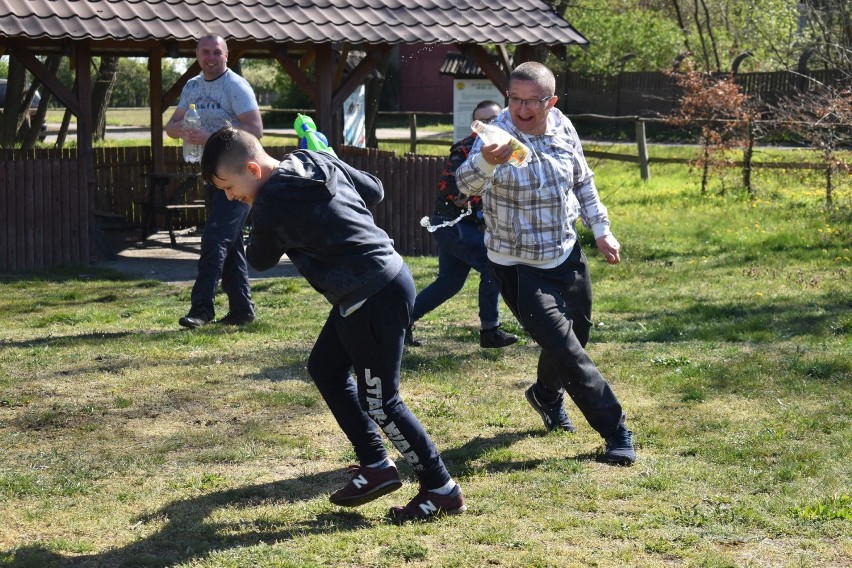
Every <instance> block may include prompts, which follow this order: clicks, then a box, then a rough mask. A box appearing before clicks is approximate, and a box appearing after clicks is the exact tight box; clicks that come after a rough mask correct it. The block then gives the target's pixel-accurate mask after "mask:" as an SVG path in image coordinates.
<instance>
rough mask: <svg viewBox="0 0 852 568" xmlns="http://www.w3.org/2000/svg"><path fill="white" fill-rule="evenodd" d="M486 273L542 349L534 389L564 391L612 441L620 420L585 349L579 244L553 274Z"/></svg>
mask: <svg viewBox="0 0 852 568" xmlns="http://www.w3.org/2000/svg"><path fill="white" fill-rule="evenodd" d="M491 269H492V271H493V272H494V277H495V279H496V280H497V283H498V285H499V287H500V293H501V294H502V295H503V300H504V301H505V302H506V305H508V306H509V308H510V309H511V310H512V313H513V314H515V317H516V318H518V321H519V322H520V323H521V325H522V326H523V327H524V330H526V331H527V333H529V334H530V336H531V337H532V338H533V339H534V340H535V342H536V343H538V344H539V346H540V347H541V354H540V355H539V359H538V371H537V375H538V376H537V382H538V386H539V387H544V389H546V390H545V391H544V392H545V393H546V392H551V393H558V392H559V390H560V389H561V388H564V389H565V392H567V393H568V396H570V397H571V399H572V400H573V401H574V403H575V404H576V405H577V408H579V409H580V412H582V413H583V416H585V417H586V420H588V422H589V425H591V427H592V428H594V429H595V430H597V432H598V433H599V434H600V435H601V436H603V437H604V438H607V437H609V436H611V435H612V434H613V433H615V431H616V429H617V428H618V426H619V425H620V424H623V423H624V414H623V412H622V409H621V404H620V403H619V402H618V398H616V396H615V393H614V392H613V390H612V387H611V386H610V385H609V383H608V382H607V381H606V379H604V377H603V375H601V373H600V371H598V369H597V367H596V366H595V364H594V363H593V362H592V359H591V358H590V357H589V355H588V353H586V350H585V349H584V347H585V345H586V343H587V342H588V340H589V331H590V329H591V327H592V320H591V316H592V281H591V278H590V277H589V270H588V266H587V265H586V255H585V254H584V253H583V251H582V249H581V248H580V245H579V243H578V244H577V245H576V246H575V247H574V250H573V251H572V252H571V255H570V256H569V257H568V259H567V260H565V262H563V263H562V264H561V265H560V266H557V267H556V268H550V269H541V268H535V267H532V266H526V265H522V264H519V265H515V266H502V265H499V264H494V263H491ZM539 392H542V390H541V389H540V388H539ZM555 398H556V396H553V399H555Z"/></svg>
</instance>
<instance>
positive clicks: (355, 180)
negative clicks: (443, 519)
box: [201, 128, 466, 521]
mask: <svg viewBox="0 0 852 568" xmlns="http://www.w3.org/2000/svg"><path fill="white" fill-rule="evenodd" d="M201 170H202V176H203V177H204V180H205V181H206V182H207V183H210V184H212V185H215V186H216V187H218V188H219V189H221V190H222V191H224V192H225V194H226V195H227V196H228V199H230V200H237V201H242V202H244V203H247V204H249V205H252V207H253V215H254V217H253V220H252V231H251V236H250V238H249V245H248V247H247V248H246V257H247V259H248V262H249V264H250V265H251V266H252V267H254V268H255V269H256V270H267V269H269V268H272V267H273V266H275V265H276V264H278V262H279V261H280V260H281V257H282V256H283V255H284V254H286V255H287V256H288V257H289V259H290V260H291V261H292V262H293V265H294V266H295V267H296V268H297V269H298V270H299V272H300V273H301V274H302V276H304V277H305V279H306V280H307V281H308V282H309V283H310V284H311V286H313V287H314V289H316V290H317V291H318V292H320V293H321V294H322V295H324V296H325V297H326V299H327V300H328V301H329V302H330V303H331V305H332V309H331V313H330V314H329V316H328V319H327V320H326V323H325V325H324V326H323V329H322V331H320V334H319V337H318V338H317V341H316V343H315V344H314V347H313V350H312V351H311V355H310V357H309V359H308V373H309V374H310V375H311V378H312V379H313V381H314V383H315V384H316V386H317V388H318V389H319V391H320V393H321V394H322V396H323V398H324V399H325V402H326V404H327V405H328V407H329V409H330V410H331V413H332V414H333V415H334V417H335V419H336V420H337V423H338V424H339V425H340V427H341V429H342V430H343V432H344V433H345V434H346V436H347V437H348V438H349V440H350V442H352V445H353V447H354V449H355V453H356V455H357V456H358V460H359V462H360V464H359V465H355V466H351V467H350V470H349V471H350V473H351V474H352V479H351V481H350V482H349V483H348V484H346V485H345V486H344V487H342V488H341V489H339V490H338V491H335V492H334V493H332V494H331V496H330V500H331V502H332V503H334V504H336V505H341V506H348V507H352V506H357V505H362V504H364V503H367V502H369V501H372V500H373V499H376V498H378V497H381V496H382V495H386V494H388V493H390V492H392V491H395V490H397V489H399V488H400V487H401V486H402V482H401V481H400V479H399V473H398V472H397V469H396V466H395V465H394V463H393V461H392V460H391V459H390V458H389V457H388V455H387V453H386V451H385V448H384V445H383V444H382V439H381V435H380V434H379V427H380V428H381V429H382V431H384V433H385V435H387V437H388V438H389V439H390V441H391V442H392V443H393V444H394V446H395V447H396V449H397V450H398V451H399V453H401V454H402V455H403V457H405V459H406V460H407V461H408V463H409V464H410V465H411V467H412V468H413V469H414V472H415V474H416V475H417V477H418V479H419V482H420V490H419V492H418V493H417V495H416V496H415V497H414V498H413V499H412V500H411V501H410V502H409V503H408V504H407V505H405V506H404V507H393V508H391V510H390V515H391V517H392V518H393V519H394V520H397V521H407V520H414V519H428V518H430V517H433V516H435V515H438V514H441V513H446V514H459V513H462V512H463V511H464V510H465V509H466V507H465V504H464V497H463V495H462V492H461V488H460V487H459V485H458V484H457V483H456V482H455V481H453V479H452V478H451V477H450V474H449V472H447V468H446V467H445V466H444V462H443V460H442V459H441V456H440V454H439V453H438V450H437V449H436V448H435V445H434V444H433V443H432V440H431V439H430V438H429V435H428V434H427V433H426V430H425V429H424V428H423V426H422V425H421V424H420V422H419V421H418V420H417V418H416V417H415V416H414V414H412V412H411V411H410V410H409V409H408V407H407V406H406V405H405V403H404V402H403V401H402V398H401V397H400V395H399V368H400V363H401V361H402V351H403V339H404V337H405V330H406V328H407V327H408V325H409V323H410V317H411V308H412V306H413V304H414V297H415V292H414V280H413V278H412V277H411V273H410V272H409V270H408V267H407V266H406V265H405V263H404V261H403V259H402V257H401V256H399V254H397V252H396V251H395V250H394V249H393V241H391V239H390V238H389V237H388V235H387V234H386V233H385V232H384V231H382V230H381V229H380V228H379V227H377V226H376V224H375V222H374V221H373V216H372V214H371V213H370V211H369V210H368V209H367V207H368V206H370V205H374V204H376V203H378V202H379V201H381V199H382V197H383V196H384V189H383V187H382V182H381V181H379V179H378V178H376V177H375V176H372V175H370V174H368V173H366V172H362V171H360V170H356V169H355V168H352V167H351V166H349V165H347V164H346V163H344V162H342V161H340V160H339V159H337V158H336V157H334V156H331V155H330V154H327V153H325V152H312V151H308V150H297V151H295V152H293V153H291V154H289V155H287V156H286V157H285V158H284V160H283V161H280V162H279V161H278V160H277V159H275V158H273V157H272V156H270V155H269V154H267V153H266V151H265V150H264V149H263V147H262V146H261V144H260V141H258V139H257V138H255V137H254V136H252V135H251V134H249V133H247V132H245V131H243V130H238V129H235V128H223V129H222V130H219V131H218V132H216V133H215V134H213V135H212V136H211V137H210V139H209V140H208V141H207V143H206V144H205V146H204V154H203V156H202V158H201ZM350 369H352V370H354V375H355V376H354V377H353V376H352V374H351V373H350Z"/></svg>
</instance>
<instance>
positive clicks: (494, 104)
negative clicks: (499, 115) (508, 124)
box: [471, 100, 503, 118]
mask: <svg viewBox="0 0 852 568" xmlns="http://www.w3.org/2000/svg"><path fill="white" fill-rule="evenodd" d="M488 107H497V112H500V111H501V110H503V105H501V104H500V103H498V102H497V101H488V100H486V101H480V102H479V104H478V105H476V108H475V109H473V113H471V118H476V111H478V110H482V109H484V108H488Z"/></svg>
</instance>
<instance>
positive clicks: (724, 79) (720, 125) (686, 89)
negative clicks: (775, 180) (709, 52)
mask: <svg viewBox="0 0 852 568" xmlns="http://www.w3.org/2000/svg"><path fill="white" fill-rule="evenodd" d="M672 75H673V76H674V78H675V80H676V81H677V84H678V87H680V89H681V91H682V94H681V97H680V98H679V100H678V101H677V104H676V106H675V110H674V112H673V113H672V115H671V116H669V117H668V118H667V120H666V122H667V123H668V124H671V125H672V126H676V127H678V128H684V129H690V130H692V129H696V128H697V129H698V131H699V138H700V140H701V155H700V156H699V158H698V159H696V160H694V161H693V162H692V163H693V165H694V166H696V167H700V168H701V169H702V175H701V193H705V192H706V191H707V180H708V176H709V172H710V170H711V169H712V168H720V167H727V166H730V165H731V160H730V158H729V157H728V153H729V151H730V150H732V149H734V148H742V149H744V150H745V151H746V153H747V156H748V155H749V153H750V147H751V146H750V144H751V140H752V138H751V127H752V125H753V123H754V121H755V119H756V113H754V112H753V111H752V110H751V106H752V105H751V104H749V99H748V96H747V95H745V94H744V93H743V92H742V91H740V88H739V85H737V83H736V82H735V81H734V79H733V77H732V76H731V75H729V74H726V75H721V76H720V75H712V74H709V73H705V72H701V71H696V70H695V69H694V66H693V63H692V61H691V60H687V62H686V71H685V72H682V73H673V74H672ZM746 171H749V172H750V167H749V166H748V165H747V170H746ZM745 181H747V183H748V184H749V186H750V183H751V182H750V179H749V178H746V180H745ZM748 189H749V191H750V187H748Z"/></svg>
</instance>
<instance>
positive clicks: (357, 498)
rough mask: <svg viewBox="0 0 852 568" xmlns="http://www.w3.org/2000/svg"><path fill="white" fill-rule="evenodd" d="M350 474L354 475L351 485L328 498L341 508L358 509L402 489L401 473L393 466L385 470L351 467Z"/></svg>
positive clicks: (384, 468)
mask: <svg viewBox="0 0 852 568" xmlns="http://www.w3.org/2000/svg"><path fill="white" fill-rule="evenodd" d="M348 472H349V474H350V475H352V479H351V480H350V481H349V483H347V484H346V485H344V486H343V487H342V488H340V489H338V490H337V491H335V492H334V493H332V494H331V496H330V497H329V498H328V500H329V501H331V502H332V503H334V504H335V505H340V506H341V507H357V506H358V505H363V504H364V503H369V502H370V501H372V500H373V499H378V498H379V497H381V496H382V495H387V494H388V493H391V492H393V491H396V490H397V489H399V488H400V487H402V481H400V480H399V472H398V471H397V469H396V466H395V465H393V464H391V465H389V466H388V467H383V468H379V467H361V466H359V465H350V466H349V469H348Z"/></svg>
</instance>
